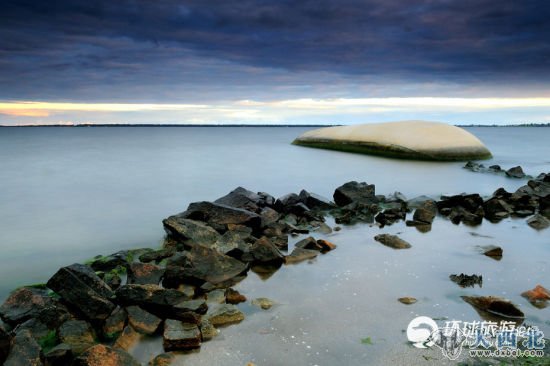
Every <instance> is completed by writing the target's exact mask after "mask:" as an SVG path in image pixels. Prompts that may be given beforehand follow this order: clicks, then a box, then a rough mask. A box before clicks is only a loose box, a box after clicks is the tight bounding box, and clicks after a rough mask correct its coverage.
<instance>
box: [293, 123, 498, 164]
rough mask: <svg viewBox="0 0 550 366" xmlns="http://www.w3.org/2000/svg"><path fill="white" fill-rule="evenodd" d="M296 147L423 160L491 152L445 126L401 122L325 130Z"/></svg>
mask: <svg viewBox="0 0 550 366" xmlns="http://www.w3.org/2000/svg"><path fill="white" fill-rule="evenodd" d="M293 144H295V145H303V146H309V147H318V148H324V149H331V150H342V151H349V152H357V153H363V154H373V155H382V156H388V157H395V158H402V159H420V160H477V159H488V158H490V157H491V152H490V151H489V150H488V149H487V148H486V147H485V145H483V143H482V142H481V141H480V140H479V139H477V138H476V137H475V136H474V135H472V134H471V133H470V132H468V131H466V130H464V129H462V128H459V127H455V126H451V125H448V124H446V123H438V122H427V121H399V122H386V123H371V124H360V125H353V126H337V127H326V128H321V129H316V130H312V131H308V132H306V133H304V134H302V135H301V136H300V137H298V138H297V139H296V140H294V142H293Z"/></svg>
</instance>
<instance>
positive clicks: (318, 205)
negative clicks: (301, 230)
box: [298, 190, 336, 210]
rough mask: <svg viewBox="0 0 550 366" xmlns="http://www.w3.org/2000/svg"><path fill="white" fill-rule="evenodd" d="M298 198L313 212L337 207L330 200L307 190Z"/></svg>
mask: <svg viewBox="0 0 550 366" xmlns="http://www.w3.org/2000/svg"><path fill="white" fill-rule="evenodd" d="M298 197H299V199H300V201H301V202H302V203H304V204H305V205H306V206H307V207H309V208H310V209H312V210H330V209H332V208H335V207H336V205H335V204H334V203H332V202H331V201H330V200H329V199H328V198H325V197H323V196H320V195H318V194H315V193H310V192H308V191H306V190H302V191H301V192H300V194H299V195H298Z"/></svg>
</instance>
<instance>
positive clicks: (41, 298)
mask: <svg viewBox="0 0 550 366" xmlns="http://www.w3.org/2000/svg"><path fill="white" fill-rule="evenodd" d="M47 312H50V313H55V312H62V308H61V307H60V305H59V304H58V303H57V302H56V301H55V300H54V299H52V298H51V297H50V296H48V291H47V290H45V289H39V288H33V287H21V288H19V289H17V290H15V291H13V292H12V293H11V294H10V295H9V296H8V298H7V299H6V301H4V303H3V304H2V306H0V316H1V317H2V319H3V320H4V321H6V322H7V323H8V324H10V325H12V326H14V325H17V324H19V323H22V322H24V321H26V320H28V319H30V318H37V317H43V316H45V315H47ZM56 316H57V315H56V314H54V317H56ZM59 316H60V315H59Z"/></svg>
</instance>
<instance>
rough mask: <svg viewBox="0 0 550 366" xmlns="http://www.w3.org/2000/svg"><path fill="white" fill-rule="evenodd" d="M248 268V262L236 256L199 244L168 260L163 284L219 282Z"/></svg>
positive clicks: (171, 285)
mask: <svg viewBox="0 0 550 366" xmlns="http://www.w3.org/2000/svg"><path fill="white" fill-rule="evenodd" d="M247 269H248V266H247V265H246V264H244V263H242V262H240V261H238V260H237V259H235V258H232V257H229V256H227V255H224V254H222V253H219V252H218V251H216V250H215V249H211V248H207V247H203V246H198V245H197V246H194V247H193V248H192V249H191V250H190V251H189V252H186V253H182V254H177V255H175V256H174V257H172V258H171V259H170V260H168V263H167V265H166V272H165V274H164V281H163V284H164V285H168V287H177V285H179V284H180V283H195V284H197V285H201V284H202V283H204V282H209V283H212V284H219V283H223V282H226V281H229V280H231V279H233V278H234V277H236V276H238V275H240V274H242V273H245V272H246V271H247Z"/></svg>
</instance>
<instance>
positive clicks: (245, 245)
mask: <svg viewBox="0 0 550 366" xmlns="http://www.w3.org/2000/svg"><path fill="white" fill-rule="evenodd" d="M251 233H252V232H251V230H250V228H248V227H246V226H244V227H242V228H239V229H238V230H229V231H226V232H225V233H224V234H223V235H222V236H221V237H220V238H219V239H218V240H217V241H216V242H215V243H214V244H213V245H212V246H211V248H212V249H216V250H217V251H218V252H220V253H222V254H227V255H229V256H231V257H234V258H240V257H242V255H243V254H244V253H247V252H249V251H250V247H251V246H252V243H251V241H252V240H254V238H253V237H252V236H251Z"/></svg>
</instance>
